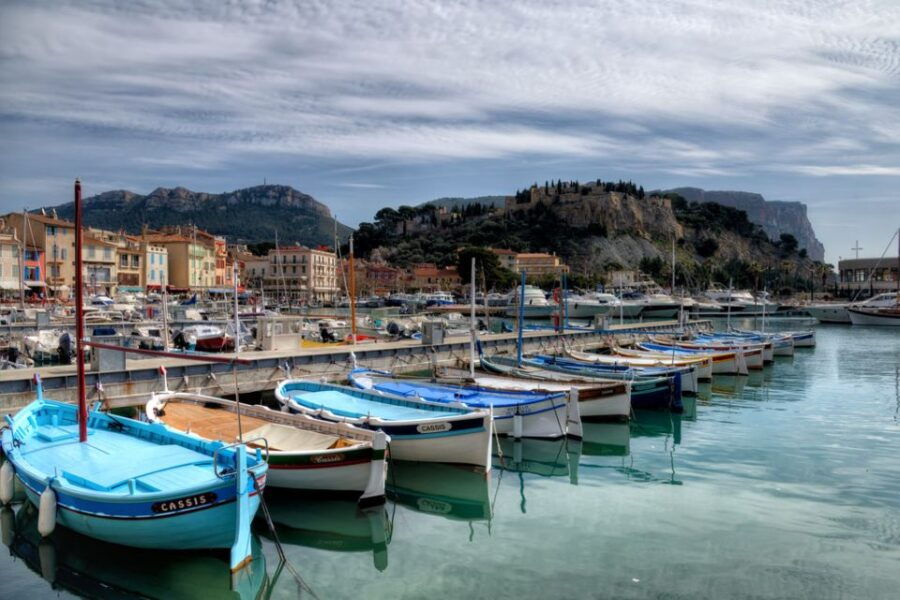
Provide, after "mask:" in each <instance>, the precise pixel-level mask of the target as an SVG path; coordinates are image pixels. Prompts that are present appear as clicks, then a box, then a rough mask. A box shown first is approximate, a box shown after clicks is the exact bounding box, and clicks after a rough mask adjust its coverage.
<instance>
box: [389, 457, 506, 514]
mask: <svg viewBox="0 0 900 600" xmlns="http://www.w3.org/2000/svg"><path fill="white" fill-rule="evenodd" d="M489 483H490V476H489V475H485V473H484V472H483V471H481V470H479V469H474V468H472V467H466V466H464V465H444V464H438V463H419V462H407V461H399V460H397V461H393V462H391V466H390V469H389V470H388V477H387V486H386V491H387V497H388V498H389V499H390V500H393V501H394V502H396V503H398V504H401V505H403V506H406V507H409V508H411V509H413V510H415V511H417V512H421V513H427V514H429V515H435V516H439V517H444V518H446V519H455V520H463V521H470V522H471V521H490V520H491V516H492V513H491V499H490V491H489V487H488V486H489Z"/></svg>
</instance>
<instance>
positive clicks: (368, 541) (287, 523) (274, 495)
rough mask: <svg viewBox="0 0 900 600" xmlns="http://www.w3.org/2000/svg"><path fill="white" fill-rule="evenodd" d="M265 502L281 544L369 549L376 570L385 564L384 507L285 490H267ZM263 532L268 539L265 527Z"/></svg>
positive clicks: (386, 523) (387, 539)
mask: <svg viewBox="0 0 900 600" xmlns="http://www.w3.org/2000/svg"><path fill="white" fill-rule="evenodd" d="M266 502H267V503H268V506H269V513H270V514H271V516H272V521H273V522H274V523H275V527H276V531H277V533H278V539H279V540H280V541H281V543H282V544H284V545H294V546H305V547H308V548H318V549H320V550H331V551H335V552H371V553H372V563H373V565H374V567H375V568H376V569H377V570H378V571H384V570H385V569H386V568H387V566H388V551H387V547H388V544H389V543H390V541H391V534H392V527H391V522H390V520H389V518H388V514H387V509H386V508H385V507H384V506H383V505H382V506H374V507H370V508H366V509H364V510H363V509H360V508H359V506H358V505H357V503H356V500H355V499H349V498H348V499H343V498H333V497H330V498H325V497H322V498H316V497H309V496H304V495H301V494H297V493H291V492H290V491H288V490H276V489H272V490H267V491H266ZM262 535H263V536H264V537H266V538H269V539H271V538H272V537H273V536H272V534H271V532H270V531H269V530H268V529H265V528H264V530H263V532H262Z"/></svg>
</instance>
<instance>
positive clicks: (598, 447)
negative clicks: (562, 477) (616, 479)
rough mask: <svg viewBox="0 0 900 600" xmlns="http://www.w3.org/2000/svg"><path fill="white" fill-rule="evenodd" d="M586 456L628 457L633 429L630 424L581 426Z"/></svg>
mask: <svg viewBox="0 0 900 600" xmlns="http://www.w3.org/2000/svg"><path fill="white" fill-rule="evenodd" d="M581 428H582V430H583V435H584V438H583V439H582V441H581V454H582V455H584V456H628V454H629V453H630V452H631V427H630V426H629V424H628V423H588V422H586V421H585V422H583V423H582V424H581Z"/></svg>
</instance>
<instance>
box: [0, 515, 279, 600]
mask: <svg viewBox="0 0 900 600" xmlns="http://www.w3.org/2000/svg"><path fill="white" fill-rule="evenodd" d="M0 524H2V528H3V535H2V538H3V543H4V544H6V545H7V546H8V547H9V550H10V552H11V553H12V554H13V555H14V556H17V557H19V558H21V559H22V561H23V562H24V563H25V564H26V565H27V566H28V568H29V569H31V570H32V571H34V572H35V573H37V574H38V575H40V576H41V577H42V578H43V579H45V580H46V581H47V583H48V584H49V585H50V586H51V587H52V588H53V589H54V590H65V591H68V592H71V593H73V594H76V595H78V596H83V597H86V598H160V599H165V600H169V599H178V598H185V599H188V598H191V599H193V598H204V599H206V598H223V599H225V598H227V599H229V600H257V599H259V598H266V597H268V595H269V593H270V592H271V589H272V583H271V582H270V580H269V577H268V575H267V573H266V561H265V556H264V554H263V552H262V548H261V545H260V541H259V538H258V537H257V536H255V535H254V536H253V539H252V548H253V560H252V562H251V563H250V565H249V566H248V567H247V568H245V569H243V570H241V571H240V572H239V573H237V574H236V575H235V577H234V581H232V576H231V573H230V570H229V565H228V558H227V556H226V555H225V554H222V555H221V556H220V555H218V554H215V553H206V552H196V551H193V552H178V551H167V552H160V551H159V550H142V549H140V548H130V547H129V548H125V547H123V546H118V545H116V544H109V543H106V542H101V541H99V540H96V539H94V538H89V537H86V536H83V535H81V534H78V533H75V532H74V531H72V530H71V529H68V528H65V527H57V528H56V531H54V532H53V534H52V535H51V536H50V537H48V538H43V539H42V538H41V535H40V534H39V533H38V531H37V509H36V508H34V506H32V505H31V504H30V503H25V504H22V505H21V506H20V507H19V508H18V510H17V511H13V509H12V508H9V507H6V508H3V509H2V511H0Z"/></svg>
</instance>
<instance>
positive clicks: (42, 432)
mask: <svg viewBox="0 0 900 600" xmlns="http://www.w3.org/2000/svg"><path fill="white" fill-rule="evenodd" d="M88 433H89V434H90V433H92V432H90V431H89V432H88ZM34 436H35V437H36V438H38V439H40V440H42V441H45V442H61V441H63V440H68V439H72V438H77V437H78V429H77V428H73V427H72V426H63V427H59V426H54V425H42V426H41V428H40V429H38V430H37V432H35V434H34Z"/></svg>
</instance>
